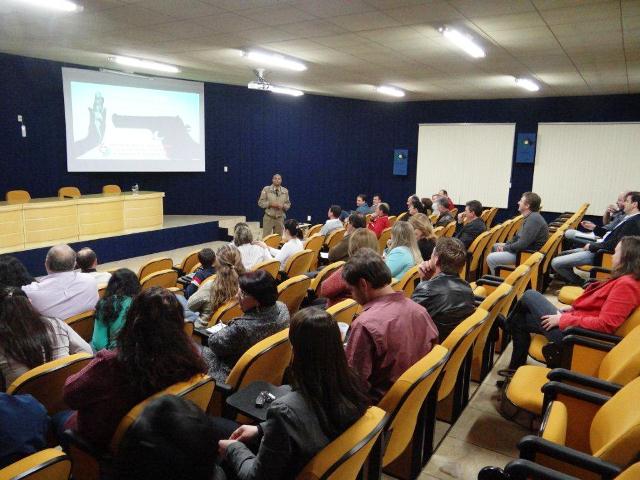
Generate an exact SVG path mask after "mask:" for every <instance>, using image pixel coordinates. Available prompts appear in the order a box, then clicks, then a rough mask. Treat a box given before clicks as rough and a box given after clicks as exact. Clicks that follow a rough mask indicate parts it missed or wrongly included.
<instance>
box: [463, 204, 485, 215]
mask: <svg viewBox="0 0 640 480" xmlns="http://www.w3.org/2000/svg"><path fill="white" fill-rule="evenodd" d="M466 205H467V207H469V210H471V211H472V212H473V213H475V215H476V217H479V216H480V215H482V204H481V203H480V202H479V201H478V200H470V201H468V202H467V204H466Z"/></svg>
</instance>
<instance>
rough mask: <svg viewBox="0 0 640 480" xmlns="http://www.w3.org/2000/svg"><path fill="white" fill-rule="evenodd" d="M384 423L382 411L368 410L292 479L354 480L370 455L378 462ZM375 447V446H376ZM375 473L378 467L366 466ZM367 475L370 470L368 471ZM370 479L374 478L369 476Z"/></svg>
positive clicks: (370, 408) (373, 475) (385, 419)
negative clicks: (374, 452)
mask: <svg viewBox="0 0 640 480" xmlns="http://www.w3.org/2000/svg"><path fill="white" fill-rule="evenodd" d="M386 421H387V417H386V414H385V412H384V410H382V409H380V408H378V407H369V409H368V410H367V411H366V412H365V414H364V415H363V416H362V418H360V419H359V420H358V421H356V422H355V423H354V424H353V425H351V426H350V427H349V428H348V429H347V430H346V431H345V432H344V433H342V435H340V436H338V438H336V439H335V440H334V441H333V442H331V443H330V444H329V445H327V446H326V447H324V448H323V449H322V450H320V452H318V453H317V454H316V455H315V456H314V457H313V458H312V459H311V461H310V462H309V463H308V464H307V465H306V466H305V467H304V468H303V469H302V471H301V472H300V473H299V474H298V475H297V476H296V480H356V479H358V478H361V477H360V471H361V470H362V467H363V465H364V463H365V462H366V461H367V458H368V457H369V456H370V452H371V451H372V450H373V449H374V447H375V448H376V449H377V450H378V451H377V453H376V455H373V454H372V455H371V456H372V457H376V458H378V460H379V455H380V450H381V448H382V447H381V445H379V444H378V443H379V442H378V439H379V438H380V434H381V433H382V430H383V428H384V426H385V423H386ZM376 445H377V447H376ZM369 468H370V469H372V468H373V469H378V470H379V462H378V465H371V464H370V465H369ZM369 473H370V474H371V471H370V472H369ZM370 478H377V475H375V474H371V475H370Z"/></svg>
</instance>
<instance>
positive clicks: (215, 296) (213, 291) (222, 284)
mask: <svg viewBox="0 0 640 480" xmlns="http://www.w3.org/2000/svg"><path fill="white" fill-rule="evenodd" d="M214 265H215V268H216V278H214V279H213V280H212V281H210V282H207V283H205V284H204V285H202V287H200V288H199V289H198V290H196V292H195V293H194V294H193V295H191V297H189V300H188V302H187V308H188V309H189V310H191V311H192V312H198V313H199V314H200V318H199V320H198V321H197V322H196V327H204V326H206V325H207V323H209V319H210V318H211V315H213V313H214V312H215V311H216V310H217V309H218V308H220V307H221V306H222V305H224V304H225V303H227V302H228V301H229V300H232V299H234V298H235V297H236V295H237V293H238V277H239V276H240V275H242V274H243V273H244V272H245V270H244V266H243V265H242V257H241V256H240V251H239V250H238V249H237V248H236V247H235V246H233V245H223V246H222V247H220V248H219V249H218V251H217V252H216V259H215V261H214Z"/></svg>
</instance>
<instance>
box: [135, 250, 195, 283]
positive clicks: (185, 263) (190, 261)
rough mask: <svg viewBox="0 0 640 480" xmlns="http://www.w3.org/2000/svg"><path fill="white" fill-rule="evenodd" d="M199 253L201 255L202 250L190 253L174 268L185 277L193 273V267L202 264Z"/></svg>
mask: <svg viewBox="0 0 640 480" xmlns="http://www.w3.org/2000/svg"><path fill="white" fill-rule="evenodd" d="M199 253H200V250H194V251H192V252H189V253H188V254H187V255H186V256H185V257H184V258H183V259H182V262H180V263H177V264H176V265H174V266H173V268H175V269H176V270H177V271H179V272H182V274H183V275H186V274H187V273H191V271H192V269H193V267H194V266H195V265H197V264H198V263H200V260H198V254H199ZM160 270H164V268H161V269H160ZM138 278H140V277H138Z"/></svg>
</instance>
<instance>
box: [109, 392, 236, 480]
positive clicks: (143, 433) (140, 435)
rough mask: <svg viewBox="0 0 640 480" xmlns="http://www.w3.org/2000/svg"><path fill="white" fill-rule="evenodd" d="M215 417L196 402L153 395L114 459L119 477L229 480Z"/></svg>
mask: <svg viewBox="0 0 640 480" xmlns="http://www.w3.org/2000/svg"><path fill="white" fill-rule="evenodd" d="M217 460H218V445H217V434H216V429H215V424H214V421H213V420H212V418H211V417H209V416H208V415H207V414H206V413H205V412H203V411H202V410H200V408H199V407H198V406H197V405H195V404H194V403H193V402H191V401H189V400H186V399H184V398H182V397H178V396H175V395H164V396H162V397H159V398H155V399H153V400H151V401H150V402H149V404H148V405H147V406H146V407H145V409H144V410H143V411H142V413H141V414H140V416H139V417H138V418H137V419H136V421H135V422H134V423H133V424H132V425H131V427H129V429H128V430H127V433H126V434H125V436H124V438H123V439H122V443H121V444H120V446H119V448H118V454H117V455H116V458H115V461H114V466H115V467H114V469H115V472H116V475H115V478H117V479H118V480H158V479H160V478H167V479H171V480H225V475H224V472H223V471H222V470H221V468H220V467H219V466H218V465H217Z"/></svg>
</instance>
